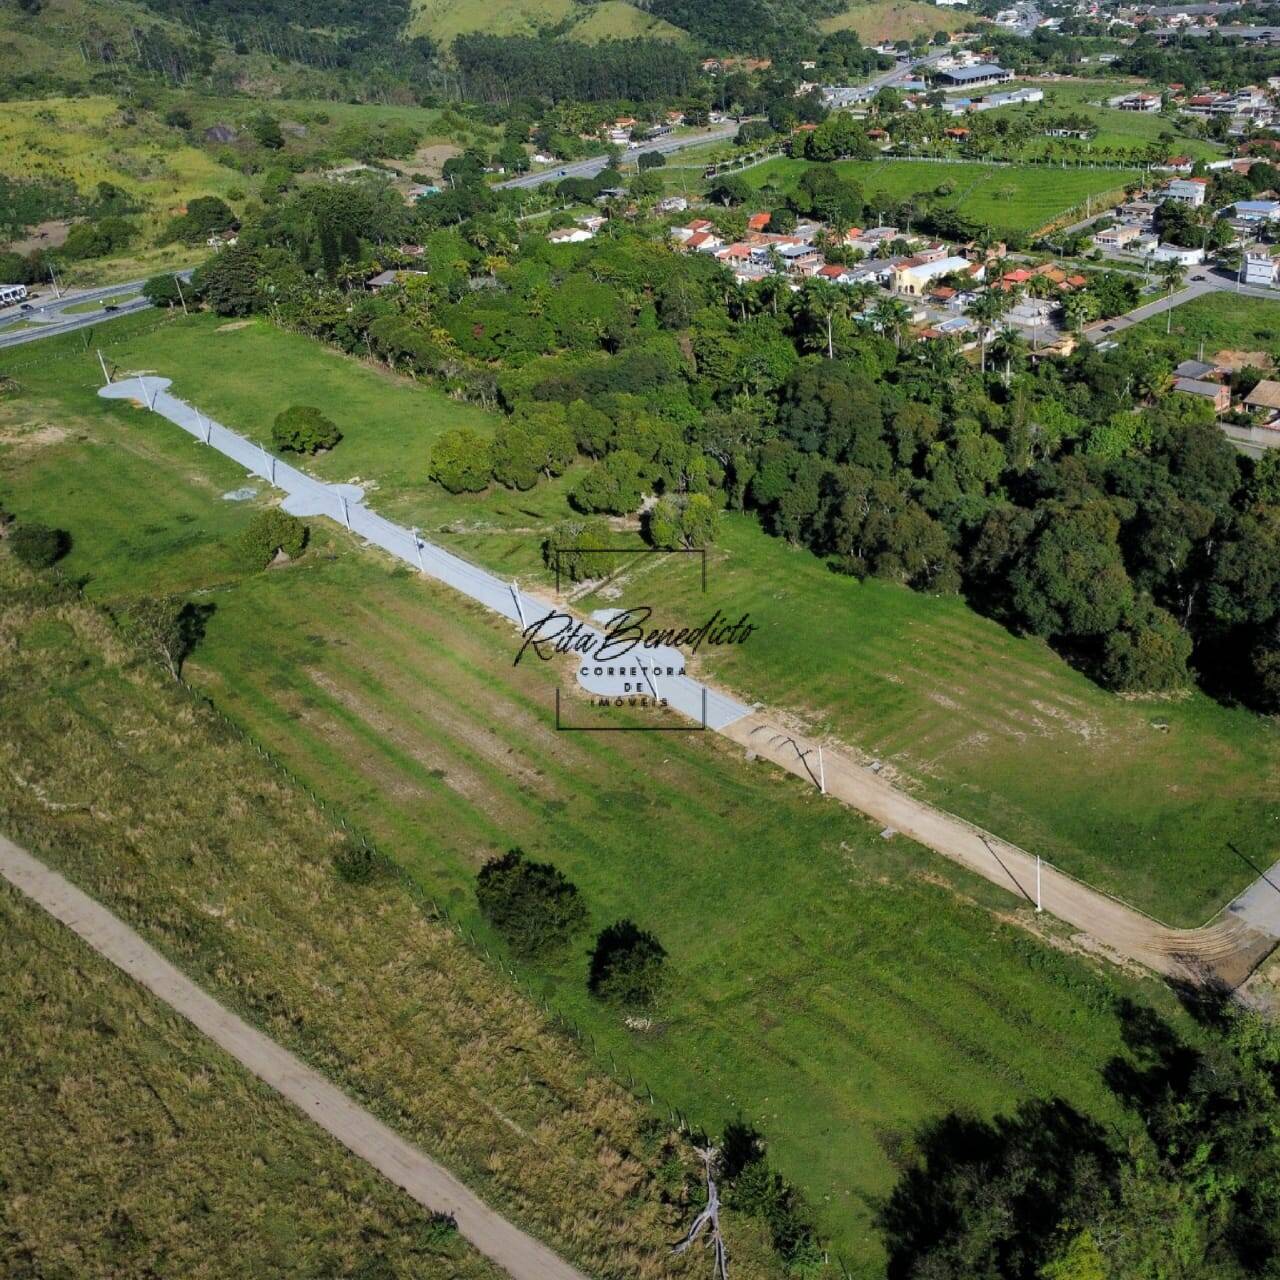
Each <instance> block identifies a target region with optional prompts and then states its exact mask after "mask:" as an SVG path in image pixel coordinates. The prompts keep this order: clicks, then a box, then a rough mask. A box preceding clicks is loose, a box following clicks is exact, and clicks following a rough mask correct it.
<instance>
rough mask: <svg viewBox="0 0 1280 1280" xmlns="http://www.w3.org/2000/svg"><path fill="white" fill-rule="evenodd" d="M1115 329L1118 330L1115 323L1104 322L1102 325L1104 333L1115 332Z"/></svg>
mask: <svg viewBox="0 0 1280 1280" xmlns="http://www.w3.org/2000/svg"><path fill="white" fill-rule="evenodd" d="M1115 331H1116V327H1115V325H1113V324H1104V325H1103V326H1102V332H1103V333H1115Z"/></svg>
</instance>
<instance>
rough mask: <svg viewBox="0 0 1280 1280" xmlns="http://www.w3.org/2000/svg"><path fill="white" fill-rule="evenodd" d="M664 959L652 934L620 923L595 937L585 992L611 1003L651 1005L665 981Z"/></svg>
mask: <svg viewBox="0 0 1280 1280" xmlns="http://www.w3.org/2000/svg"><path fill="white" fill-rule="evenodd" d="M666 959H667V953H666V951H664V950H663V947H662V944H661V943H660V942H659V941H658V940H657V938H655V937H654V936H653V934H651V933H649V932H647V931H646V930H644V929H641V928H640V927H639V926H638V925H636V924H634V923H633V922H632V921H630V920H619V921H618V922H617V923H616V924H611V925H609V926H608V928H606V929H602V930H601V931H600V934H599V936H598V937H597V938H596V945H595V950H594V951H593V952H592V953H591V968H590V971H589V973H588V975H587V990H588V991H590V992H591V994H592V995H593V996H595V997H596V998H597V999H600V1000H607V1001H609V1003H611V1004H619V1005H627V1006H633V1007H634V1006H638V1005H648V1004H652V1003H653V1001H654V1000H655V999H656V998H657V997H658V994H659V992H660V991H661V990H662V987H663V984H664V982H665V980H666V974H665V965H666Z"/></svg>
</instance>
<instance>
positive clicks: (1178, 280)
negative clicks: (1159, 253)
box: [1160, 262, 1187, 293]
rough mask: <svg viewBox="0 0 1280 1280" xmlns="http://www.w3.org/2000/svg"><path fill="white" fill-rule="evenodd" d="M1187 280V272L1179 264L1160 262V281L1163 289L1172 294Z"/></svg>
mask: <svg viewBox="0 0 1280 1280" xmlns="http://www.w3.org/2000/svg"><path fill="white" fill-rule="evenodd" d="M1186 278H1187V270H1186V268H1185V267H1184V266H1183V265H1182V263H1180V262H1162V263H1161V264H1160V280H1161V283H1162V284H1163V285H1164V287H1165V288H1166V289H1167V290H1168V291H1169V292H1170V293H1172V292H1173V291H1174V290H1175V289H1177V288H1179V287H1180V286H1181V285H1182V282H1183V281H1184V280H1185V279H1186Z"/></svg>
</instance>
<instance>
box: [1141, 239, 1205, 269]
mask: <svg viewBox="0 0 1280 1280" xmlns="http://www.w3.org/2000/svg"><path fill="white" fill-rule="evenodd" d="M1147 257H1149V258H1150V259H1151V261H1152V262H1176V263H1177V264H1178V265H1179V266H1180V267H1198V266H1199V265H1200V264H1201V263H1202V262H1203V261H1204V250H1203V249H1184V248H1183V247H1182V245H1180V244H1158V245H1156V247H1155V248H1154V249H1152V250H1151V252H1150V253H1148V254H1147Z"/></svg>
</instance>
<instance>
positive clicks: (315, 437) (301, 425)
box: [271, 404, 342, 453]
mask: <svg viewBox="0 0 1280 1280" xmlns="http://www.w3.org/2000/svg"><path fill="white" fill-rule="evenodd" d="M341 439H342V432H341V431H339V430H338V428H337V425H336V424H335V423H333V422H330V420H329V419H328V418H326V417H325V416H324V414H323V413H321V412H320V410H319V409H317V408H316V407H315V406H314V405H309V404H295V405H293V406H292V407H291V408H288V409H282V410H281V411H280V412H279V413H278V414H276V420H275V422H274V423H272V426H271V442H272V443H273V444H274V445H275V446H276V448H277V449H291V450H292V451H293V452H294V453H315V452H317V451H318V450H320V449H332V448H333V446H334V445H335V444H337V443H338V441H339V440H341Z"/></svg>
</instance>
